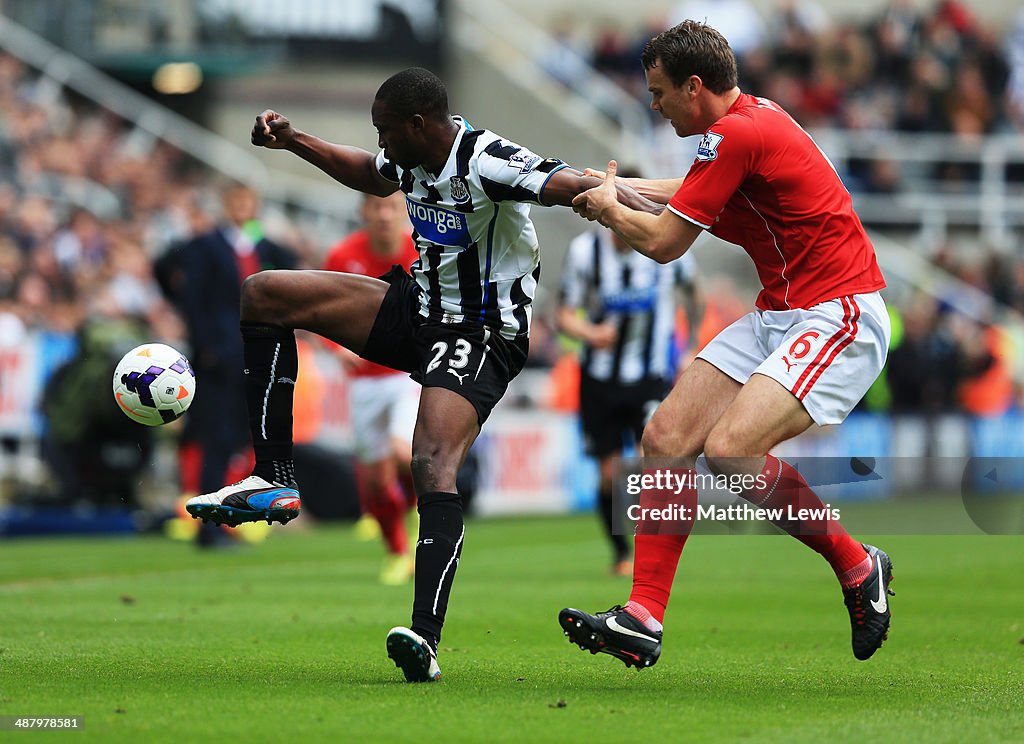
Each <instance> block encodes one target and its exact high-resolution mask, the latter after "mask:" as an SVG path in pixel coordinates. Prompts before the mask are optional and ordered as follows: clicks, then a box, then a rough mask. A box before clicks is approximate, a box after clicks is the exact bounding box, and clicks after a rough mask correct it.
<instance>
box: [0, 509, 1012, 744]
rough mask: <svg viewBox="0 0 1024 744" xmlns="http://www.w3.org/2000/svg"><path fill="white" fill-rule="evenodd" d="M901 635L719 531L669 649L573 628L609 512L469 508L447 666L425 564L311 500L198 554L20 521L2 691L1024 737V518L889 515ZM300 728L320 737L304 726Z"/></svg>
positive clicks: (94, 700)
mask: <svg viewBox="0 0 1024 744" xmlns="http://www.w3.org/2000/svg"><path fill="white" fill-rule="evenodd" d="M879 544H880V545H882V546H883V547H884V548H885V549H886V550H887V551H889V553H890V554H891V555H892V557H893V561H894V564H895V574H896V579H897V580H896V582H895V587H894V588H895V590H896V592H897V595H898V596H897V597H896V598H895V599H893V600H892V605H893V608H894V613H895V614H894V620H893V629H892V633H891V636H890V640H889V642H888V643H887V644H886V646H885V647H884V648H883V649H882V650H881V651H880V652H879V653H878V654H877V655H876V657H875V658H874V659H873V660H871V661H869V662H866V663H861V662H856V661H855V660H854V659H853V657H852V655H851V653H850V650H849V631H848V621H847V618H846V613H845V610H844V608H843V606H842V602H841V596H840V593H839V591H838V588H837V586H836V585H835V583H834V579H833V578H832V577H831V573H830V571H829V570H828V567H827V566H826V565H825V564H824V563H823V562H822V561H821V560H820V559H819V558H818V557H817V556H815V555H814V554H812V553H810V552H809V551H807V550H806V549H805V548H803V547H801V546H800V545H799V544H798V543H796V542H795V541H793V540H791V539H789V538H786V537H779V536H776V537H767V536H723V535H708V536H703V537H701V536H698V537H697V538H695V539H694V540H692V541H691V543H690V545H689V546H688V547H687V551H686V555H685V556H684V560H683V564H682V569H681V571H680V575H679V579H678V581H677V585H676V596H675V597H674V599H673V606H672V607H671V608H670V614H669V618H668V623H667V628H666V642H665V649H664V653H663V655H662V658H661V661H660V662H659V663H658V665H657V666H656V667H654V668H653V669H649V670H645V671H643V672H637V671H635V670H632V669H629V670H627V669H626V668H625V667H624V666H622V664H621V663H619V662H618V661H616V660H615V659H613V658H611V657H609V656H604V655H599V656H590V655H589V654H585V653H582V652H580V651H579V650H578V649H577V648H575V647H574V646H570V645H569V644H568V643H567V642H566V640H565V638H564V637H563V636H562V633H561V631H560V629H559V628H558V625H557V623H556V619H555V618H556V614H557V612H558V610H559V609H560V608H561V607H562V606H564V605H566V604H571V605H575V606H579V607H582V608H586V609H590V610H600V609H604V608H606V607H607V606H608V605H610V604H613V603H615V602H619V601H624V599H625V595H626V592H627V590H628V581H627V580H624V579H612V578H609V577H607V576H606V575H605V569H606V555H605V548H604V546H603V545H602V543H601V541H600V540H599V538H598V528H597V525H596V520H593V519H592V518H589V517H577V518H558V519H535V520H514V521H486V522H475V523H472V524H470V526H469V529H468V540H467V543H466V547H465V552H464V555H463V560H462V566H461V567H460V569H459V575H458V579H457V582H456V587H455V591H454V595H453V602H452V609H451V613H450V618H449V623H448V627H447V628H446V635H445V638H444V639H443V641H442V653H441V657H440V662H441V667H442V669H443V671H444V678H443V681H442V682H441V683H440V684H434V685H407V684H405V683H403V682H400V680H401V674H400V673H399V672H398V670H396V669H395V668H394V667H393V666H392V665H391V664H390V663H389V662H388V660H387V658H386V657H385V654H384V636H385V633H386V632H387V630H388V628H390V627H391V626H392V625H398V624H406V623H407V618H408V609H409V603H410V597H411V589H409V588H384V587H381V586H379V585H378V584H377V583H376V571H377V568H378V566H379V559H380V548H379V547H378V546H377V545H373V544H370V545H368V544H363V543H357V542H355V541H354V540H353V539H352V537H351V534H350V533H349V531H348V530H346V529H342V528H338V527H323V528H318V529H313V530H302V529H301V525H290V526H288V527H286V528H283V529H277V530H276V532H275V534H274V535H273V536H272V537H271V539H270V540H269V541H267V542H266V543H264V544H262V545H260V546H257V547H254V548H248V549H241V550H237V551H234V552H231V553H218V554H201V553H199V552H197V551H195V550H194V549H193V548H192V547H191V546H190V545H188V544H184V543H173V542H170V541H167V540H163V539H161V538H156V537H147V538H125V539H119V540H112V539H102V540H101V539H96V540H90V539H63V540H32V541H30V540H20V541H8V542H7V543H6V544H3V545H2V546H0V617H2V624H0V629H2V632H0V715H43V714H45V715H72V714H75V715H84V716H85V730H84V731H82V732H79V733H67V732H61V733H56V732H55V733H39V732H35V733H32V734H26V733H8V734H0V738H4V739H6V738H11V737H23V738H25V739H26V740H27V739H32V740H33V741H49V740H57V739H61V740H65V739H74V740H80V741H86V740H93V741H104V742H110V741H125V742H140V741H147V742H148V741H174V742H180V743H184V742H194V741H215V740H216V741H283V740H285V739H286V738H292V737H295V738H296V739H298V740H302V741H374V742H376V741H414V742H438V743H442V742H454V741H517V742H531V741H560V742H601V741H616V740H626V741H633V742H644V743H645V744H654V743H655V742H661V741H688V740H692V741H736V740H739V741H750V742H771V741H778V742H798V741H815V740H816V741H820V742H826V741H827V742H837V741H859V742H878V743H879V744H881V743H885V742H894V741H926V742H929V743H930V744H931V743H934V742H944V741H970V742H983V741H1024V712H1022V711H1024V598H1022V595H1024V591H1022V590H1024V581H1022V574H1024V540H1022V539H1020V538H1007V537H987V536H957V537H944V538H937V537H924V536H913V537H898V538H886V539H884V540H879ZM300 737H301V738H300Z"/></svg>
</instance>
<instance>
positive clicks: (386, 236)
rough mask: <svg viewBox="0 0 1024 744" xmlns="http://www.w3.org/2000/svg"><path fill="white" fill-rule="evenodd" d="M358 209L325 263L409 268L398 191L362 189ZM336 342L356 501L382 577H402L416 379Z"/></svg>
mask: <svg viewBox="0 0 1024 744" xmlns="http://www.w3.org/2000/svg"><path fill="white" fill-rule="evenodd" d="M359 214H360V217H361V218H362V221H363V228H362V229H361V230H358V231H357V232H354V233H352V234H351V235H349V236H348V237H347V238H345V239H344V240H342V241H341V242H340V243H338V244H337V245H336V246H334V247H333V248H332V249H331V251H330V252H329V253H328V255H327V259H326V261H325V262H324V268H325V269H327V270H328V271H342V272H346V273H349V274H363V275H364V276H372V277H378V276H383V275H384V274H387V273H388V271H390V269H391V267H392V266H393V265H395V264H398V265H401V266H402V267H403V268H405V269H408V268H409V267H410V266H411V265H412V262H413V261H415V260H416V258H417V253H416V246H415V245H414V244H413V242H412V234H411V227H410V225H409V220H408V217H407V214H406V208H405V197H404V196H403V194H402V193H401V192H395V193H394V194H391V195H390V196H374V195H372V194H365V195H364V196H363V202H362V206H361V208H360V211H359ZM337 349H338V354H339V356H340V357H341V359H342V363H343V364H344V365H345V368H346V370H347V372H348V375H349V378H350V384H349V388H348V390H349V410H350V411H351V415H352V435H353V437H354V442H355V457H356V479H357V482H358V484H359V505H360V508H361V509H362V512H363V515H364V516H370V517H372V518H373V519H375V520H376V522H377V524H379V525H380V533H381V536H382V537H383V539H384V544H385V546H386V547H387V551H388V557H387V558H386V559H385V562H384V566H383V568H382V569H381V574H380V580H381V583H383V584H390V585H398V584H405V583H406V582H408V581H409V579H411V578H412V575H413V560H412V556H411V555H410V553H409V540H408V535H407V534H406V529H405V516H406V514H407V513H408V512H409V510H410V508H411V507H412V506H414V505H415V501H416V496H415V491H414V490H413V486H412V472H411V470H410V464H411V461H412V434H413V429H414V428H415V426H416V409H417V408H418V406H419V399H420V393H419V385H417V384H416V383H415V382H413V381H412V379H410V377H409V375H408V374H407V373H405V372H397V371H395V370H393V369H391V368H390V367H385V366H383V365H380V364H375V363H373V362H370V361H367V360H365V359H361V358H360V357H359V356H358V355H357V354H355V353H353V352H351V351H349V350H348V349H346V348H345V347H343V346H338V347H337Z"/></svg>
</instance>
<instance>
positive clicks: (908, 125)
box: [542, 0, 1024, 135]
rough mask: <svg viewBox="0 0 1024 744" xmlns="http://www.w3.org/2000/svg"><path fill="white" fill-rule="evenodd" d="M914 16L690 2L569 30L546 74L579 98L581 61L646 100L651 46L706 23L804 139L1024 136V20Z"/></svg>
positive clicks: (560, 30) (736, 1)
mask: <svg viewBox="0 0 1024 744" xmlns="http://www.w3.org/2000/svg"><path fill="white" fill-rule="evenodd" d="M917 5H918V4H917V3H914V2H912V0H891V2H889V4H888V5H887V6H886V7H885V8H884V10H883V11H882V12H881V13H880V14H878V15H876V16H874V17H872V18H870V19H869V20H867V21H865V22H851V21H848V20H844V19H841V18H832V17H830V16H829V14H828V13H827V12H826V11H825V10H824V9H823V8H822V7H821V6H820V5H818V4H817V3H816V2H815V1H814V0H776V3H775V7H774V9H773V11H772V12H771V13H770V14H767V15H762V14H761V13H760V12H758V11H757V10H756V9H755V8H754V7H753V5H752V4H751V3H749V2H748V0H685V1H684V2H681V3H679V4H678V5H676V6H674V7H673V8H672V10H671V11H670V12H669V13H668V17H664V16H661V15H658V16H655V17H652V18H651V19H650V21H649V22H648V23H647V24H645V25H644V27H643V28H640V29H629V28H626V27H623V25H622V24H620V23H613V22H609V23H607V24H606V25H602V26H600V27H598V28H592V29H588V28H586V27H585V26H581V25H580V24H579V23H578V22H576V21H575V19H569V18H566V19H565V20H564V21H561V22H557V23H556V24H555V25H554V28H553V29H552V33H553V36H554V37H555V39H556V40H557V41H558V44H557V45H556V47H555V48H554V49H552V50H548V51H547V52H546V55H547V56H546V57H545V59H544V60H542V62H543V64H544V66H545V68H546V69H548V71H550V72H551V73H552V74H553V75H554V76H555V77H556V78H557V79H559V80H561V81H562V82H563V83H564V84H566V85H569V86H576V85H578V84H580V83H581V78H582V75H583V74H584V70H585V68H584V67H583V66H581V65H579V64H578V60H585V61H587V62H589V63H590V65H592V66H593V68H594V69H596V70H597V71H598V72H601V73H603V74H605V75H608V76H610V77H611V78H613V79H614V80H616V81H617V82H618V83H620V84H621V85H622V86H623V87H624V88H626V89H627V90H629V91H632V92H634V93H635V95H636V96H637V97H638V98H640V99H641V100H643V99H646V98H647V97H648V96H647V89H646V83H645V82H644V77H643V70H642V69H641V66H640V62H639V60H640V51H641V50H642V48H643V45H644V44H645V43H646V41H647V40H648V39H649V38H650V37H651V36H652V35H654V34H655V33H657V32H658V31H660V30H661V29H662V28H665V27H666V26H668V25H674V24H675V23H678V22H679V21H681V20H684V19H687V18H692V19H698V20H705V19H706V20H707V22H708V23H709V24H710V25H712V26H714V27H715V28H717V29H718V30H720V31H721V32H722V33H723V34H724V35H725V36H726V38H728V39H729V42H730V45H731V46H732V48H733V50H734V51H735V53H736V56H737V60H738V63H739V72H740V87H741V88H743V89H744V91H746V92H748V93H752V94H754V95H760V96H765V97H767V98H770V99H772V100H774V101H777V102H778V103H780V104H781V105H782V106H783V107H784V108H785V109H786V110H787V111H789V112H790V113H791V114H793V116H794V117H795V118H796V119H797V120H798V121H799V122H801V124H803V125H804V126H806V127H809V128H810V127H825V126H831V127H842V128H845V129H880V130H902V131H907V132H948V133H954V134H962V135H974V134H983V133H992V132H999V131H1013V130H1017V129H1021V128H1024V10H1022V11H1021V13H1020V15H1019V17H1018V21H1017V23H1016V25H1015V26H1014V27H1012V28H1010V29H995V28H992V27H990V26H988V25H986V24H984V23H982V22H981V21H979V20H978V19H977V18H976V17H975V15H974V13H973V11H972V10H971V8H970V5H969V4H968V3H966V2H962V0H938V1H937V2H935V3H934V4H933V5H932V6H931V7H930V8H929V9H924V10H922V9H919V8H918V7H917ZM573 59H576V60H577V64H573V63H572V60H573Z"/></svg>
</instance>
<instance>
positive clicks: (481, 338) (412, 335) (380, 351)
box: [360, 266, 530, 426]
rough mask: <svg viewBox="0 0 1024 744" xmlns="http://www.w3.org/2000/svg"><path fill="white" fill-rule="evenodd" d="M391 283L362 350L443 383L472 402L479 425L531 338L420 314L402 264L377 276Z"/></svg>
mask: <svg viewBox="0 0 1024 744" xmlns="http://www.w3.org/2000/svg"><path fill="white" fill-rule="evenodd" d="M381 279H383V280H384V281H386V282H388V283H390V284H391V287H390V288H388V291H387V294H385V295H384V301H383V302H382V303H381V305H380V310H379V311H378V312H377V319H376V320H375V321H374V322H373V329H372V330H371V331H370V336H369V338H367V339H366V346H365V348H364V349H363V353H362V354H361V355H360V356H362V357H363V359H367V360H369V361H371V362H376V363H377V364H383V365H384V366H386V367H391V368H392V369H397V370H401V371H402V372H409V373H411V375H410V376H411V377H412V379H414V380H415V381H416V382H418V383H420V384H421V385H422V386H423V387H441V388H445V389H446V390H451V391H452V392H453V393H457V394H459V395H461V396H462V397H463V398H465V399H466V400H468V401H469V402H470V403H472V404H473V408H475V409H476V415H477V419H478V421H479V423H480V425H481V426H482V425H483V423H484V421H486V420H487V417H488V416H489V415H490V413H491V410H492V409H493V408H494V406H496V405H497V403H498V401H499V400H501V396H503V395H504V394H505V390H506V389H507V388H508V384H509V382H511V381H512V379H513V378H514V377H515V376H516V375H518V374H519V372H520V371H522V369H523V365H524V364H525V363H526V356H527V354H528V352H529V349H530V342H529V339H528V338H527V337H526V336H522V337H520V338H517V339H515V340H513V341H509V340H508V339H506V338H504V337H502V336H501V335H500V334H499V333H498V332H497V331H496V330H493V329H489V328H484V327H483V326H478V325H469V324H466V323H440V322H438V321H434V320H428V319H427V318H424V317H423V316H422V315H420V313H419V310H420V292H421V291H422V290H421V289H420V287H419V285H418V284H416V282H414V281H413V279H412V277H411V276H409V274H408V273H406V272H405V270H404V269H402V267H400V266H396V267H394V268H392V270H391V271H389V272H388V273H387V274H385V275H384V276H382V277H381Z"/></svg>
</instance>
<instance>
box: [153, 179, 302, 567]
mask: <svg viewBox="0 0 1024 744" xmlns="http://www.w3.org/2000/svg"><path fill="white" fill-rule="evenodd" d="M221 207H222V213H221V219H220V221H219V223H218V224H217V225H215V226H214V227H212V228H211V229H208V230H206V231H205V232H202V233H200V234H198V235H196V236H195V237H194V238H192V239H191V240H189V241H188V242H186V243H184V244H183V245H182V246H181V247H180V248H178V249H175V253H174V254H173V257H171V258H170V259H169V261H168V264H169V265H168V267H167V269H166V270H167V271H169V272H170V273H171V276H170V277H169V281H168V282H167V286H170V287H173V292H172V296H173V299H174V301H175V304H176V305H177V308H178V311H179V312H180V313H181V316H182V318H183V319H184V321H185V327H186V330H187V335H188V347H189V352H188V354H189V359H190V360H191V361H192V366H193V368H194V369H195V371H196V376H197V377H198V376H201V377H202V380H203V382H202V387H203V389H202V392H201V393H199V394H197V395H196V398H195V401H194V402H193V404H192V407H191V408H190V409H189V415H188V416H187V417H186V418H185V433H184V435H183V436H182V444H181V448H180V450H179V458H180V465H181V485H182V491H183V492H185V493H187V494H194V493H204V492H207V491H209V490H211V489H213V490H216V489H218V488H220V487H221V486H223V485H225V484H226V483H228V482H233V480H237V477H238V476H239V473H238V472H236V471H239V470H240V471H246V472H247V471H248V470H249V469H251V467H252V451H251V446H252V445H251V441H250V437H249V428H248V426H247V425H246V406H245V393H244V390H245V375H244V373H243V369H244V367H245V365H244V363H243V359H242V337H241V336H240V335H239V333H238V324H239V322H240V316H239V303H240V302H241V297H242V283H243V282H244V281H245V280H246V279H247V278H248V277H249V276H251V275H252V274H255V273H257V272H260V271H263V270H264V269H291V268H294V267H295V256H294V255H293V253H292V252H291V251H290V250H289V249H287V248H285V247H284V246H281V245H279V244H277V243H275V242H273V241H272V240H269V239H268V238H266V237H265V236H264V235H263V231H262V228H261V226H260V223H259V221H258V216H259V212H260V198H259V195H258V194H257V193H256V192H255V191H254V190H253V189H252V188H250V187H249V186H246V185H243V184H239V183H234V184H231V185H229V186H227V187H226V188H225V189H224V191H223V192H222V195H221ZM235 458H237V461H236V465H237V467H232V461H233V459H235ZM242 475H244V472H243V473H242ZM225 536H226V535H225V533H224V532H223V531H222V530H220V529H219V528H218V527H217V526H215V525H213V524H206V523H202V525H201V526H200V528H199V533H198V543H199V545H200V546H202V547H209V546H214V545H217V544H218V543H221V542H223V541H224V538H225Z"/></svg>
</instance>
